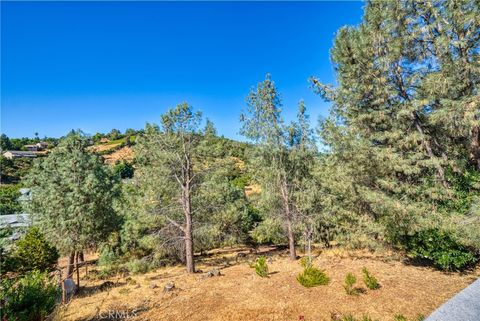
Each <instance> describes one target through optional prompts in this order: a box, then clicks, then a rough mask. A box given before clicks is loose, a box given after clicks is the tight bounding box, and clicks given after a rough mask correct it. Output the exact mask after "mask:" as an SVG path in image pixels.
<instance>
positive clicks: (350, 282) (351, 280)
mask: <svg viewBox="0 0 480 321" xmlns="http://www.w3.org/2000/svg"><path fill="white" fill-rule="evenodd" d="M355 283H357V278H356V277H355V275H353V274H352V273H348V274H347V275H346V276H345V285H344V286H343V287H344V288H345V291H346V292H347V294H348V295H356V294H358V291H357V289H356V288H355V287H354V285H355Z"/></svg>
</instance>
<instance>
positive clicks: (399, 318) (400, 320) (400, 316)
mask: <svg viewBox="0 0 480 321" xmlns="http://www.w3.org/2000/svg"><path fill="white" fill-rule="evenodd" d="M394 320H395V321H408V320H407V317H405V316H404V315H403V314H396V315H395V316H394Z"/></svg>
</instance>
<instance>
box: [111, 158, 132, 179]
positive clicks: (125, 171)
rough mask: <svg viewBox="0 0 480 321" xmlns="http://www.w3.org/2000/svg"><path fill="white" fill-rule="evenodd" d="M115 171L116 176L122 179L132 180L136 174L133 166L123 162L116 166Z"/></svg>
mask: <svg viewBox="0 0 480 321" xmlns="http://www.w3.org/2000/svg"><path fill="white" fill-rule="evenodd" d="M113 171H114V172H115V174H116V175H118V176H119V177H120V178H122V179H124V178H132V177H133V173H134V169H133V166H132V164H130V163H128V162H126V161H122V162H120V163H118V164H116V165H115V167H114V168H113Z"/></svg>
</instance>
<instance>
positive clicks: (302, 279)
mask: <svg viewBox="0 0 480 321" xmlns="http://www.w3.org/2000/svg"><path fill="white" fill-rule="evenodd" d="M297 281H298V283H300V284H301V285H303V286H304V287H306V288H311V287H315V286H319V285H327V284H328V283H329V282H330V279H329V277H328V276H327V275H326V274H325V272H324V271H322V270H320V269H318V268H316V267H313V266H308V267H306V268H305V269H303V272H302V273H300V274H299V275H297Z"/></svg>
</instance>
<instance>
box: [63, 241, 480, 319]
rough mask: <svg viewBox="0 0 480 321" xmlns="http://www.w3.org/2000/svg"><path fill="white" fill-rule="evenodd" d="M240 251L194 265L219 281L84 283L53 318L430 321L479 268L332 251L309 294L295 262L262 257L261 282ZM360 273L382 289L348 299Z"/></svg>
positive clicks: (170, 273)
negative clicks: (323, 276) (418, 319)
mask: <svg viewBox="0 0 480 321" xmlns="http://www.w3.org/2000/svg"><path fill="white" fill-rule="evenodd" d="M262 250H263V251H264V252H268V251H269V250H272V249H271V248H270V249H269V248H262ZM239 251H243V252H244V253H248V251H246V250H245V249H226V250H217V251H215V253H213V254H212V255H211V256H209V257H208V258H206V259H203V261H202V262H201V263H199V264H198V265H197V268H199V269H202V270H203V271H204V272H206V271H207V270H209V269H212V268H214V267H215V268H220V269H221V273H222V276H220V277H212V278H205V277H202V274H201V273H197V274H195V275H187V274H186V273H185V272H184V269H183V268H182V267H180V266H178V267H169V268H163V269H158V270H156V271H154V272H150V273H147V274H144V275H134V276H131V278H132V279H134V280H135V281H134V282H132V281H129V280H128V279H127V278H126V277H125V276H119V277H116V278H112V279H111V280H110V281H111V282H114V284H115V285H114V286H113V287H112V288H110V289H108V290H105V291H103V292H102V291H97V290H96V289H97V287H98V286H99V284H101V283H103V282H104V281H95V282H94V283H92V282H91V281H88V282H85V281H84V283H83V284H84V285H85V284H86V283H87V287H86V288H85V289H84V290H83V292H82V293H80V295H79V297H77V298H75V299H74V300H73V301H72V302H71V303H70V304H69V305H68V306H66V307H65V308H63V309H62V310H61V311H60V312H59V314H58V316H57V319H58V320H69V321H74V320H75V321H80V320H85V321H86V320H97V319H98V316H99V313H103V316H105V313H106V311H108V310H120V311H130V313H131V311H132V310H134V309H139V312H137V314H136V315H137V316H136V317H134V318H130V319H129V320H169V321H173V320H218V321H220V320H242V321H250V320H262V321H265V320H299V318H300V317H301V316H303V317H304V319H305V320H331V315H332V314H353V315H355V316H358V317H360V316H362V315H363V314H368V315H370V316H371V317H372V318H374V319H378V320H393V317H394V315H395V314H403V315H405V316H406V317H408V318H414V317H415V316H417V315H418V314H423V315H428V314H429V313H430V312H432V311H433V310H434V309H436V308H437V307H438V306H440V305H441V304H442V303H443V302H445V301H446V300H448V299H449V298H450V297H452V296H453V295H454V294H455V293H457V292H458V291H460V290H461V289H463V288H465V287H466V286H467V285H468V284H470V283H471V282H472V281H474V280H475V279H476V278H477V277H478V276H479V275H480V271H479V270H478V269H477V270H475V271H470V272H468V273H463V274H461V273H443V272H440V271H436V270H434V269H432V268H429V267H420V266H413V265H407V264H405V263H403V262H402V260H401V259H399V258H397V257H395V256H394V255H391V253H390V254H388V253H386V254H383V255H372V254H370V253H369V252H366V251H354V252H348V251H345V250H338V249H337V250H336V249H333V250H327V251H323V252H322V253H321V254H320V255H319V256H318V257H317V258H316V259H315V261H314V264H315V266H318V267H320V268H322V269H324V270H325V271H326V273H327V275H328V276H329V277H330V279H331V281H330V284H329V285H327V286H319V287H315V288H310V289H307V288H304V287H302V286H301V285H300V284H299V283H298V282H297V281H296V276H297V274H298V273H299V272H300V271H301V270H302V268H301V267H300V265H299V262H298V261H290V260H289V259H288V257H287V255H286V253H285V252H275V253H273V252H271V253H268V255H272V259H273V262H272V263H271V264H269V269H270V272H271V273H270V276H269V277H268V278H260V277H258V276H256V275H255V273H254V271H253V269H252V268H250V267H249V262H253V260H254V259H255V256H254V255H253V254H248V256H247V258H242V261H241V262H236V261H237V260H236V258H235V257H236V253H237V252H239ZM239 260H240V259H239ZM364 266H366V267H367V268H368V269H369V270H370V272H371V273H372V274H373V275H374V276H376V277H377V278H378V280H379V282H380V284H381V288H380V289H378V290H374V291H370V290H368V291H366V292H365V293H363V294H360V295H358V296H350V295H347V294H346V293H345V290H344V288H343V282H344V278H345V275H346V274H347V273H348V272H352V273H354V274H355V275H356V276H357V279H358V281H357V286H361V287H362V288H364V289H366V287H365V286H364V284H363V282H362V274H361V270H362V267H364ZM167 282H174V283H175V290H174V291H172V292H168V293H164V292H163V286H164V285H165V284H166V283H167ZM152 284H155V285H156V286H157V287H155V288H153V286H152ZM130 315H132V314H130ZM96 318H97V319H96ZM104 320H105V319H104ZM106 320H109V319H108V318H107V319H106ZM110 320H113V318H112V319H110Z"/></svg>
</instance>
